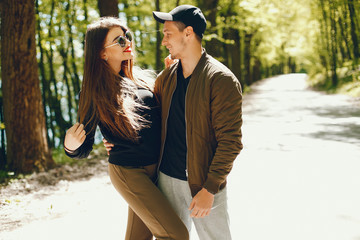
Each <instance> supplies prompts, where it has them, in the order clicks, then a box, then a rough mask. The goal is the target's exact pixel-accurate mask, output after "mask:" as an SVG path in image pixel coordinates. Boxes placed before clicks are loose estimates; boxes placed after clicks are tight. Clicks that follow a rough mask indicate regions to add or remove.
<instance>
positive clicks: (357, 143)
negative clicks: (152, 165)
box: [0, 74, 360, 240]
mask: <svg viewBox="0 0 360 240" xmlns="http://www.w3.org/2000/svg"><path fill="white" fill-rule="evenodd" d="M305 79H306V75H304V74H292V75H283V76H279V77H274V78H270V79H266V80H263V81H261V82H259V83H257V84H256V85H255V86H254V87H253V88H254V90H253V92H252V93H251V94H248V95H246V97H245V99H244V113H243V116H244V127H243V135H244V137H243V141H244V146H245V148H244V150H243V152H242V153H241V154H240V155H239V157H238V159H237V161H236V162H235V165H234V168H233V171H232V173H231V174H230V176H229V185H228V193H229V213H230V220H231V227H232V233H233V239H234V240H238V239H239V240H240V239H247V240H262V239H276V240H289V239H291V240H304V239H306V240H339V239H341V240H360V204H359V203H360V191H359V189H360V174H359V169H360V105H359V99H357V100H356V99H351V98H348V97H345V96H340V95H325V94H322V93H318V92H314V91H311V90H309V89H307V88H306V84H305ZM104 159H105V158H104ZM83 177H85V179H84V178H83ZM48 179H52V181H53V182H52V183H53V184H55V185H50V186H47V185H46V184H44V182H46V181H47V180H48ZM59 179H62V180H60V181H58V180H59ZM74 179H75V180H74ZM0 194H1V197H0V239H4V240H5V239H6V240H11V239H44V240H45V239H114V240H115V239H123V236H124V231H125V226H126V214H127V207H126V203H125V202H124V201H123V200H122V199H121V197H120V196H119V195H118V194H117V193H116V192H115V190H114V189H113V187H112V185H111V183H110V181H109V178H108V176H107V174H106V161H105V160H101V161H100V160H98V161H95V160H91V161H90V162H89V164H88V165H86V166H85V167H84V170H83V169H74V168H72V167H67V168H65V169H58V170H55V172H53V173H52V174H51V175H50V177H49V176H48V175H47V176H41V175H40V177H39V176H33V178H32V179H30V180H26V181H19V182H16V183H13V184H11V185H10V186H9V187H7V188H2V189H0ZM192 239H194V240H195V239H198V238H197V237H196V233H195V231H193V233H192Z"/></svg>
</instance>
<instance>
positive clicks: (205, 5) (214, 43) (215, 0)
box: [198, 0, 222, 58]
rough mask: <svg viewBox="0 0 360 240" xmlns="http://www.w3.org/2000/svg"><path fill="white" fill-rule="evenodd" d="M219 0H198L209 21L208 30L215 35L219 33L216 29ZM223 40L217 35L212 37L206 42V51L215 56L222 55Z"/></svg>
mask: <svg viewBox="0 0 360 240" xmlns="http://www.w3.org/2000/svg"><path fill="white" fill-rule="evenodd" d="M218 4H219V0H198V7H199V8H200V9H201V11H202V12H203V14H204V16H205V18H206V20H207V22H208V23H210V24H208V25H207V26H206V32H207V33H208V34H210V35H211V34H212V35H214V36H217V35H218V31H217V29H216V26H217V24H216V16H217V11H218V10H217V9H218ZM219 46H221V42H219V41H218V39H217V38H216V37H212V38H211V40H210V41H208V42H206V51H207V52H208V53H209V54H210V55H212V56H213V57H215V58H219V57H221V56H222V53H221V48H219Z"/></svg>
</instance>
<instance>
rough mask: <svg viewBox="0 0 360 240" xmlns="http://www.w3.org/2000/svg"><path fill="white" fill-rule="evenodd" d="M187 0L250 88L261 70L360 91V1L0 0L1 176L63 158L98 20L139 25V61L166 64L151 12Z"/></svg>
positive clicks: (215, 47) (206, 42)
mask: <svg viewBox="0 0 360 240" xmlns="http://www.w3.org/2000/svg"><path fill="white" fill-rule="evenodd" d="M181 4H192V5H196V6H198V7H200V8H201V9H202V11H203V13H204V15H205V17H206V19H207V23H208V27H207V30H206V32H205V36H204V39H203V46H204V47H205V48H206V49H207V52H208V53H209V54H211V55H212V56H214V57H215V58H217V59H218V60H219V61H221V62H223V63H224V64H225V65H226V66H228V67H229V68H230V69H231V70H232V71H233V72H234V74H235V75H236V76H237V78H238V79H239V81H240V83H241V85H242V87H243V89H244V91H245V93H246V91H251V85H252V84H253V83H254V82H256V81H258V80H260V79H263V78H267V77H270V76H274V75H278V74H286V73H298V72H302V73H307V74H308V75H309V84H310V86H312V87H315V88H318V89H320V90H326V91H328V92H342V93H347V94H350V95H353V96H357V97H359V96H360V53H359V38H360V20H359V12H360V2H359V1H358V0H194V1H191V0H167V1H161V0H154V1H150V0H65V1H63V0H62V1H60V0H35V1H34V0H0V9H1V23H0V24H1V45H0V47H1V69H0V70H1V79H0V85H1V90H0V179H3V178H7V177H9V175H14V174H15V175H16V174H19V173H31V172H33V171H46V170H47V169H50V168H52V167H54V166H55V165H56V164H57V163H59V160H58V154H59V151H60V152H61V151H62V150H61V149H62V143H63V139H64V136H65V132H66V130H67V129H68V128H69V127H70V126H71V125H72V124H74V122H75V121H76V113H77V106H78V93H79V91H80V87H81V81H82V74H83V63H84V58H83V47H84V37H85V32H86V27H87V25H88V24H89V23H91V22H92V21H94V20H96V19H98V18H99V17H100V16H118V17H119V18H120V19H121V20H122V21H123V22H124V24H125V25H127V26H128V27H129V28H130V29H131V30H132V32H133V33H134V36H135V43H136V51H137V56H136V63H137V65H139V66H140V67H142V68H146V69H153V70H155V71H156V72H159V71H161V70H162V69H163V67H164V64H163V59H164V58H165V57H166V55H167V54H168V52H167V50H166V49H165V47H162V46H161V38H162V33H161V25H160V24H158V23H157V22H155V20H154V19H153V17H152V11H154V10H156V11H165V12H168V11H170V10H171V9H173V8H174V7H176V6H178V5H181ZM54 159H55V161H54Z"/></svg>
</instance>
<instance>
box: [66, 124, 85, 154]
mask: <svg viewBox="0 0 360 240" xmlns="http://www.w3.org/2000/svg"><path fill="white" fill-rule="evenodd" d="M85 138H86V132H85V130H84V125H83V124H80V123H78V122H77V123H75V124H74V125H73V126H72V127H71V128H69V129H68V130H67V131H66V135H65V139H64V147H65V150H66V151H75V150H76V149H78V147H80V146H81V145H82V144H83V143H84V141H85Z"/></svg>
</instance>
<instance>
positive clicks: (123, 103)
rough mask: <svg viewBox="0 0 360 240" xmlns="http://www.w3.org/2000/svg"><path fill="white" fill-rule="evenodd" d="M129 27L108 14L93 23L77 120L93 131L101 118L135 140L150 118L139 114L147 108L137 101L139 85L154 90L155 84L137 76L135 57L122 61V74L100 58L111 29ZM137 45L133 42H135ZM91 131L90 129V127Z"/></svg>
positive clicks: (89, 32) (119, 133)
mask: <svg viewBox="0 0 360 240" xmlns="http://www.w3.org/2000/svg"><path fill="white" fill-rule="evenodd" d="M114 27H120V28H121V29H122V30H123V31H124V32H126V31H128V29H127V28H126V27H125V26H123V25H122V24H121V22H120V20H119V19H118V18H114V17H105V18H100V19H99V20H98V21H96V22H94V23H92V24H90V25H89V26H88V28H87V32H86V36H85V50H84V54H85V63H84V76H83V82H82V88H81V92H80V100H79V111H78V119H79V122H80V123H83V124H84V125H85V126H88V125H89V126H88V128H87V129H90V131H92V130H94V129H95V128H96V126H97V124H98V123H99V121H100V122H101V123H102V124H103V125H104V126H105V127H106V128H107V129H108V130H110V131H111V132H112V133H113V134H114V135H116V136H119V137H122V138H126V139H129V140H132V141H136V140H137V137H138V131H139V130H140V129H142V128H143V127H146V126H147V125H148V124H147V121H146V120H145V119H144V118H143V117H141V116H140V115H139V114H138V113H137V109H139V108H146V107H145V106H143V105H141V103H139V102H136V101H135V98H136V90H137V87H143V88H147V89H149V90H152V86H151V85H150V84H149V83H148V82H146V81H144V80H141V79H140V78H138V77H134V73H133V65H134V63H133V60H127V61H123V62H122V64H121V74H120V73H117V72H114V70H113V69H112V68H111V67H110V65H109V64H108V63H107V62H106V61H105V60H103V59H102V58H101V53H102V50H103V48H104V43H105V38H106V36H107V34H108V32H109V30H110V29H112V28H114ZM132 44H133V46H134V43H132ZM88 132H89V130H88Z"/></svg>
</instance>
